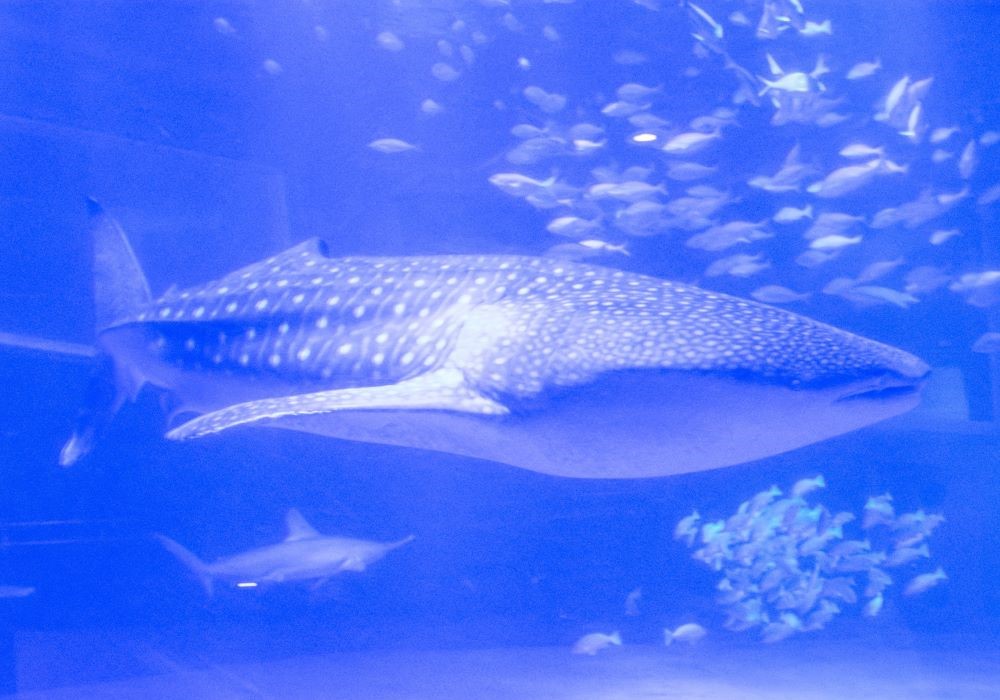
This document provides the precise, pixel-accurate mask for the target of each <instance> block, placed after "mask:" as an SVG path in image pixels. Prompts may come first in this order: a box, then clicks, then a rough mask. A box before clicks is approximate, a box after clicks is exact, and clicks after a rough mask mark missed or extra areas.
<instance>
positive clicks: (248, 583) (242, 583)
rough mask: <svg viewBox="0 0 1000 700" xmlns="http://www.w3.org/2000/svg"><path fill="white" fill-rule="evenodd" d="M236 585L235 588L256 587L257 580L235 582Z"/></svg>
mask: <svg viewBox="0 0 1000 700" xmlns="http://www.w3.org/2000/svg"><path fill="white" fill-rule="evenodd" d="M236 587H237V588H256V587H257V582H256V581H240V582H239V583H237V584H236Z"/></svg>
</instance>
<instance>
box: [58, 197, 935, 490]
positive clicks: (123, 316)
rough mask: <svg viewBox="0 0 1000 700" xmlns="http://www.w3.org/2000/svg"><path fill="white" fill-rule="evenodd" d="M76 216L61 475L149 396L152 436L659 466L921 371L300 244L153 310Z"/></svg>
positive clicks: (852, 406)
mask: <svg viewBox="0 0 1000 700" xmlns="http://www.w3.org/2000/svg"><path fill="white" fill-rule="evenodd" d="M91 215H92V229H91V230H92V236H93V240H94V275H95V301H96V307H97V313H96V318H97V325H98V336H97V345H98V350H99V353H100V361H99V363H98V364H99V371H98V372H97V374H96V375H95V378H94V380H93V384H92V386H91V389H90V392H89V396H90V399H91V401H90V403H89V405H88V406H87V407H86V408H85V409H84V411H83V412H82V414H81V416H80V420H79V422H78V425H77V429H76V431H75V432H74V435H73V437H72V438H71V439H70V440H69V442H68V443H67V444H66V445H65V447H64V448H63V450H62V453H61V456H60V462H61V463H62V464H63V465H69V464H72V463H73V462H75V461H76V460H77V459H79V458H80V457H81V456H82V455H84V454H85V453H86V452H87V451H89V450H90V448H91V446H92V444H93V442H94V441H95V438H96V437H97V436H98V435H99V434H100V433H101V431H102V430H103V429H104V427H105V426H106V425H107V424H108V422H109V421H110V419H111V417H112V416H113V415H114V413H115V412H116V411H117V410H118V409H119V408H120V407H121V406H122V405H123V404H124V403H125V401H127V400H129V399H132V398H134V397H135V395H136V394H137V392H138V391H139V389H140V388H141V387H143V386H144V385H152V386H154V387H157V388H159V389H161V390H164V391H165V392H167V394H168V396H169V398H170V399H171V406H172V407H173V408H174V410H173V412H172V415H171V420H172V421H173V424H174V425H175V427H174V428H173V429H172V430H170V431H169V432H168V433H167V437H168V438H171V439H178V440H179V439H188V438H196V437H201V436H205V435H210V434H213V433H219V432H222V431H226V430H230V429H232V428H235V427H237V426H243V425H266V426H274V427H281V428H290V429H294V430H301V431H306V432H311V433H317V434H322V435H327V436H331V437H336V438H341V439H346V440H355V441H362V442H371V443H381V444H389V445H400V446H405V447H410V448H419V449H424V450H432V451H438V452H445V453H451V454H457V455H464V456H468V457H474V458H479V459H485V460H490V461H494V462H500V463H504V464H509V465H513V466H517V467H522V468H526V469H530V470H534V471H537V472H543V473H547V474H553V475H561V476H571V477H583V478H639V477H649V476H662V475H668V474H677V473H681V472H691V471H699V470H705V469H713V468H717V467H724V466H727V465H733V464H740V463H743V462H748V461H751V460H755V459H760V458H763V457H768V456H770V455H774V454H778V453H781V452H785V451H788V450H791V449H794V448H797V447H800V446H803V445H808V444H810V443H814V442H817V441H820V440H823V439H825V438H829V437H832V436H834V435H840V434H842V433H846V432H848V431H851V430H855V429H857V428H861V427H863V426H866V425H869V424H871V423H875V422H877V421H880V420H883V419H885V418H887V417H889V416H893V415H896V414H899V413H902V412H904V411H906V410H909V409H910V408H912V407H913V406H915V405H916V404H917V403H918V402H919V390H920V387H921V384H922V382H923V379H924V377H925V375H926V374H927V372H928V367H927V365H925V364H924V363H923V362H922V361H920V360H919V359H917V358H916V357H914V356H913V355H910V354H908V353H906V352H904V351H902V350H899V349H896V348H893V347H890V346H887V345H883V344H881V343H878V342H875V341H873V340H868V339H866V338H862V337H859V336H857V335H853V334H851V333H848V332H846V331H843V330H840V329H837V328H834V327H832V326H829V325H826V324H823V323H820V322H817V321H813V320H811V319H808V318H805V317H803V316H799V315H796V314H794V313H791V312H788V311H785V310H784V309H778V308H774V307H770V306H766V305H763V304H759V303H756V302H753V301H748V300H744V299H739V298H735V297H731V296H727V295H725V294H720V293H717V292H711V291H706V290H702V289H699V288H697V287H692V286H689V285H685V284H679V283H675V282H668V281H665V280H661V279H656V278H653V277H648V276H645V275H639V274H631V273H628V272H622V271H619V270H614V269H608V268H603V267H598V266H594V265H586V264H581V263H572V262H566V261H561V260H556V259H547V258H536V257H526V256H514V255H450V256H427V257H346V258H334V257H331V256H330V255H329V253H328V251H327V248H326V246H325V245H324V244H323V243H322V242H321V241H319V240H318V239H312V240H307V241H305V242H303V243H301V244H299V245H297V246H295V247H293V248H291V249H290V250H287V251H285V252H284V253H281V254H279V255H276V256H274V257H272V258H269V259H267V260H264V261H262V262H259V263H255V264H253V265H250V266H248V267H246V268H243V269H241V270H238V271H236V272H233V273H231V274H228V275H226V276H225V277H223V278H221V279H219V280H217V281H215V282H210V283H208V284H204V285H201V286H198V287H194V288H191V289H184V290H177V289H172V290H170V291H168V292H167V293H166V294H164V295H163V296H162V297H160V298H159V299H153V297H152V295H151V294H150V291H149V287H148V285H147V283H146V279H145V277H144V275H143V273H142V270H141V268H140V266H139V263H138V261H137V260H136V258H135V255H134V253H133V251H132V248H131V247H130V245H129V243H128V240H127V239H126V237H125V234H124V232H123V231H122V230H121V228H120V227H119V226H118V224H117V223H116V222H115V221H114V219H112V218H111V217H110V216H108V215H107V214H106V213H105V212H104V211H103V210H102V209H101V208H100V207H99V205H97V204H96V203H92V204H91ZM190 414H196V415H197V417H190ZM183 415H187V416H188V417H189V418H190V419H189V420H187V421H186V422H183V421H181V422H179V424H178V421H177V420H176V419H177V418H179V417H181V416H183Z"/></svg>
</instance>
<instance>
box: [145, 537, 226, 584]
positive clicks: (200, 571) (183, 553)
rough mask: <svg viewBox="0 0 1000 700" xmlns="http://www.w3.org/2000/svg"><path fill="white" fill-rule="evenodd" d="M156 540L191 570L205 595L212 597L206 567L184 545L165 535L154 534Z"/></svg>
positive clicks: (210, 580) (209, 573)
mask: <svg viewBox="0 0 1000 700" xmlns="http://www.w3.org/2000/svg"><path fill="white" fill-rule="evenodd" d="M153 537H155V538H156V539H157V540H159V541H160V544H162V545H163V546H164V547H165V548H166V550H167V551H168V552H170V553H171V554H173V555H174V556H175V557H177V559H179V560H180V562H181V563H182V564H183V565H184V566H186V567H187V568H189V569H190V570H191V573H193V574H194V575H195V576H197V577H198V582H199V583H201V587H202V588H204V589H205V595H207V596H208V597H209V598H211V597H212V574H211V572H210V571H209V570H208V566H207V565H206V564H205V562H203V561H202V560H201V559H199V558H198V557H197V556H195V554H194V553H192V552H191V551H190V550H189V549H188V548H187V547H185V546H184V545H181V544H178V543H177V542H174V541H173V540H172V539H170V538H169V537H167V536H166V535H160V534H154V535H153Z"/></svg>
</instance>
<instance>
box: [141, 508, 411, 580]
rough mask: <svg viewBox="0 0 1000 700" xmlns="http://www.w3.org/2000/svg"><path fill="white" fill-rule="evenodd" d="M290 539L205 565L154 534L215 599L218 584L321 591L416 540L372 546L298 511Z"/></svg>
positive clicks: (291, 515) (292, 515)
mask: <svg viewBox="0 0 1000 700" xmlns="http://www.w3.org/2000/svg"><path fill="white" fill-rule="evenodd" d="M285 524H286V526H287V528H288V536H287V537H285V539H284V540H282V541H281V542H279V543H278V544H272V545H268V546H266V547H258V548H257V549H251V550H249V551H247V552H241V553H240V554H234V555H232V556H229V557H223V558H222V559H218V560H216V561H214V562H212V563H210V564H206V563H205V562H203V561H202V560H201V559H199V558H198V557H197V556H195V555H194V554H192V553H191V552H190V551H189V550H188V549H187V548H186V547H184V546H182V545H180V544H178V543H177V542H174V541H173V540H172V539H170V538H169V537H166V536H164V535H159V534H157V535H154V537H156V539H158V540H159V541H160V542H161V543H162V544H163V546H164V547H166V549H167V551H169V552H170V553H171V554H173V555H174V556H175V557H177V558H178V559H179V560H180V561H181V563H182V564H184V565H185V566H186V567H188V568H189V569H190V570H191V571H192V572H193V573H194V575H195V576H197V577H198V580H199V581H200V582H201V585H202V587H204V589H205V593H206V594H207V595H209V596H211V595H212V591H213V586H214V582H215V580H216V579H219V580H223V581H227V582H232V583H234V584H244V585H248V584H249V585H255V584H267V583H286V582H292V581H312V582H314V587H319V586H321V585H322V584H323V583H325V582H326V580H327V579H329V578H331V577H333V576H336V575H337V574H340V573H343V572H345V571H364V570H365V569H366V568H368V566H370V565H371V564H373V563H374V562H376V561H378V560H379V559H381V558H382V557H384V556H385V555H386V553H387V552H391V551H392V550H394V549H397V548H399V547H402V546H403V545H404V544H407V543H409V542H412V541H413V539H414V538H413V535H410V536H409V537H404V538H403V539H401V540H399V541H398V542H369V541H367V540H354V539H350V538H347V537H329V536H327V535H321V534H320V533H318V532H317V531H316V530H315V529H314V528H313V527H312V526H311V525H310V524H309V523H308V522H306V519H305V518H303V517H302V514H301V513H299V511H298V510H297V509H295V508H292V509H291V510H289V511H288V513H287V515H286V516H285Z"/></svg>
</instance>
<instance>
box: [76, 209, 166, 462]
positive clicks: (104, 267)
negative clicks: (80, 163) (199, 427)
mask: <svg viewBox="0 0 1000 700" xmlns="http://www.w3.org/2000/svg"><path fill="white" fill-rule="evenodd" d="M87 212H88V213H89V215H90V238H91V242H92V245H93V255H94V258H93V272H94V307H95V308H94V319H95V321H96V326H97V332H98V333H100V332H101V331H102V330H104V329H106V328H108V327H109V326H111V325H112V324H114V323H115V322H116V321H121V320H122V319H125V318H129V317H131V316H134V315H135V314H136V313H137V312H138V310H139V309H140V308H142V307H143V306H145V305H147V304H149V302H150V299H151V295H150V293H149V284H148V283H147V282H146V276H145V275H144V274H143V272H142V268H141V267H140V266H139V262H138V260H136V257H135V253H134V252H133V251H132V246H131V245H130V244H129V242H128V239H127V238H126V237H125V232H124V231H123V230H122V228H121V226H120V225H119V224H118V222H117V221H115V220H114V219H113V218H112V217H111V216H109V215H108V214H107V213H106V212H105V211H104V209H103V208H102V207H101V205H100V204H98V203H97V202H95V201H94V200H92V199H88V200H87ZM98 345H100V344H99V343H98ZM121 369H122V368H120V367H119V368H116V367H115V363H114V361H113V360H112V358H111V357H110V356H109V355H107V354H101V355H100V357H99V364H98V366H97V369H96V370H95V372H94V374H93V375H92V376H91V379H90V384H89V386H88V388H87V396H86V400H85V401H84V404H83V408H82V409H81V411H80V414H79V415H78V416H77V420H76V425H75V426H74V429H73V435H72V437H70V439H69V440H68V441H67V442H66V444H65V445H64V446H63V448H62V451H61V452H60V453H59V464H61V465H62V466H64V467H68V466H70V465H71V464H73V463H75V462H76V461H77V460H79V459H80V458H81V457H83V456H84V455H86V454H87V453H88V452H90V450H91V448H92V447H93V444H94V442H95V441H96V439H97V438H98V436H99V435H100V434H101V433H102V432H103V430H104V429H105V428H106V427H107V425H108V424H109V423H110V422H111V419H112V417H114V414H115V413H116V412H117V411H118V409H119V408H121V406H122V404H123V403H124V402H125V399H126V398H130V397H134V396H135V394H136V393H137V391H138V385H139V384H140V382H137V381H136V379H135V378H134V377H131V376H130V375H128V374H127V373H125V372H122V371H120V370H121Z"/></svg>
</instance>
